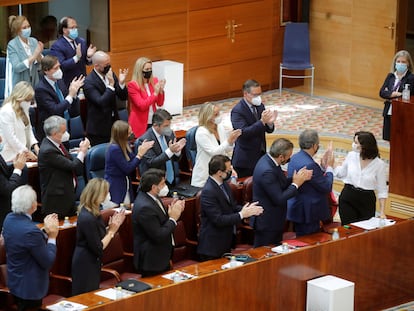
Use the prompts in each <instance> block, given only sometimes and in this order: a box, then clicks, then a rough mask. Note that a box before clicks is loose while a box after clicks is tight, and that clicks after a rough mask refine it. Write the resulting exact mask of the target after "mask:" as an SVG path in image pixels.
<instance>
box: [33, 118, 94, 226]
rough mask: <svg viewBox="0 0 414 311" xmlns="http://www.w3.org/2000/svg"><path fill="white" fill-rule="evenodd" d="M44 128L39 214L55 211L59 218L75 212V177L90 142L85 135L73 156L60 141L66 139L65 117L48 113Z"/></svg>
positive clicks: (67, 137) (79, 171)
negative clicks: (40, 211)
mask: <svg viewBox="0 0 414 311" xmlns="http://www.w3.org/2000/svg"><path fill="white" fill-rule="evenodd" d="M43 128H44V131H45V134H46V137H45V138H44V139H43V142H42V144H41V145H40V151H39V156H38V164H39V174H40V188H41V192H42V213H43V214H44V215H47V214H50V213H57V214H58V215H59V218H60V219H62V218H64V217H65V216H72V215H75V212H76V208H75V190H76V186H77V178H76V176H78V175H81V174H82V172H83V161H84V158H85V155H86V152H87V150H88V148H89V146H90V143H89V140H88V139H87V138H85V140H83V141H81V142H80V144H79V152H78V154H77V157H76V158H73V157H72V156H71V155H70V154H69V153H68V151H67V150H66V148H65V147H64V146H63V144H62V142H63V141H66V140H68V139H69V133H68V132H67V131H66V120H65V119H64V118H62V117H59V116H51V117H49V118H47V119H46V120H45V123H44V126H43Z"/></svg>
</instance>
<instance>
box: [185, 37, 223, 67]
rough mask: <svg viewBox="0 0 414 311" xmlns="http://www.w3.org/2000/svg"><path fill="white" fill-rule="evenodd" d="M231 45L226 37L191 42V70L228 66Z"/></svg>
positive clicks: (189, 60)
mask: <svg viewBox="0 0 414 311" xmlns="http://www.w3.org/2000/svg"><path fill="white" fill-rule="evenodd" d="M230 50H231V43H230V42H229V39H227V38H226V37H218V38H207V39H204V40H197V41H193V42H191V45H190V49H189V50H188V68H189V70H194V69H201V68H205V67H211V66H218V65H224V64H227V63H228V62H229V60H230Z"/></svg>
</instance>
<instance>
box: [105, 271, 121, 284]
mask: <svg viewBox="0 0 414 311" xmlns="http://www.w3.org/2000/svg"><path fill="white" fill-rule="evenodd" d="M110 278H115V279H116V280H117V281H118V282H121V276H120V275H119V273H118V271H116V270H114V269H109V268H101V281H104V280H108V279H110Z"/></svg>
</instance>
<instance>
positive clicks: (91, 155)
mask: <svg viewBox="0 0 414 311" xmlns="http://www.w3.org/2000/svg"><path fill="white" fill-rule="evenodd" d="M108 145H109V143H103V144H99V145H95V146H93V147H92V148H91V149H89V150H88V153H87V154H86V160H85V167H86V177H87V179H88V180H90V179H92V178H95V177H101V178H103V177H104V175H105V155H106V150H107V149H108Z"/></svg>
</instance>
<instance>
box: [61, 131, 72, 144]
mask: <svg viewBox="0 0 414 311" xmlns="http://www.w3.org/2000/svg"><path fill="white" fill-rule="evenodd" d="M69 138H70V134H69V133H68V131H65V133H63V135H62V143H64V142H65V141H68V140H69Z"/></svg>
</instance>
